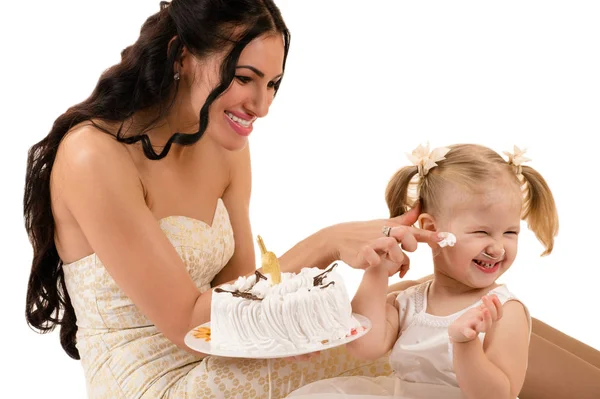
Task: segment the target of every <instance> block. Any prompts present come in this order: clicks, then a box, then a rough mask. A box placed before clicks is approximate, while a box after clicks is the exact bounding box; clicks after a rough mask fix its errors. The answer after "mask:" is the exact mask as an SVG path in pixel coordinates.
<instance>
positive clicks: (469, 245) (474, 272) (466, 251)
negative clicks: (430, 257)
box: [434, 181, 522, 288]
mask: <svg viewBox="0 0 600 399" xmlns="http://www.w3.org/2000/svg"><path fill="white" fill-rule="evenodd" d="M494 186H495V187H492V188H490V189H488V190H486V192H485V193H482V194H470V193H467V192H465V191H461V190H453V191H452V192H448V193H444V203H446V204H448V207H447V208H446V209H444V210H441V212H439V216H438V217H437V218H436V219H435V222H434V223H435V229H436V230H437V231H438V232H442V231H447V232H452V233H453V234H454V235H455V236H456V244H455V245H454V246H453V247H444V248H438V249H434V253H435V252H437V251H439V254H438V255H437V256H436V257H435V258H434V264H435V268H436V273H441V274H443V275H446V276H448V277H450V278H451V279H453V280H456V281H458V282H460V283H462V284H464V285H466V286H468V287H471V288H485V287H488V286H490V285H492V284H494V282H495V281H496V280H497V279H498V277H500V276H501V275H502V274H503V273H504V272H506V271H507V270H508V269H509V268H510V266H511V265H512V263H513V261H514V260H515V257H516V256H517V244H518V235H519V231H520V224H521V208H522V197H521V193H520V192H519V189H518V187H516V185H514V184H512V183H508V182H507V183H506V184H502V183H500V184H498V181H495V182H494Z"/></svg>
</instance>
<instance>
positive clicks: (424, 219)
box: [417, 213, 437, 248]
mask: <svg viewBox="0 0 600 399" xmlns="http://www.w3.org/2000/svg"><path fill="white" fill-rule="evenodd" d="M417 223H418V224H419V228H421V229H422V230H428V231H437V229H436V226H435V218H434V217H433V216H431V215H430V214H428V213H422V214H420V215H419V219H417ZM429 246H430V247H432V248H433V246H432V245H431V244H429Z"/></svg>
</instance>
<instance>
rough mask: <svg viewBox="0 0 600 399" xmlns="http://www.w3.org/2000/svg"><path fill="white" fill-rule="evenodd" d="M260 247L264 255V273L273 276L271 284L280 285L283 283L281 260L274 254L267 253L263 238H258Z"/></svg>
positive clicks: (262, 257)
mask: <svg viewBox="0 0 600 399" xmlns="http://www.w3.org/2000/svg"><path fill="white" fill-rule="evenodd" d="M257 240H258V246H259V247H260V252H261V254H262V256H261V260H262V270H263V273H269V274H270V275H271V283H272V284H279V283H280V282H281V268H280V267H279V260H278V259H277V256H275V254H274V253H273V252H269V251H267V247H265V243H264V242H263V239H262V237H261V236H258V238H257Z"/></svg>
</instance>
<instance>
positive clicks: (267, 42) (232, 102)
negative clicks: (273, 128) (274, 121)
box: [178, 34, 284, 151]
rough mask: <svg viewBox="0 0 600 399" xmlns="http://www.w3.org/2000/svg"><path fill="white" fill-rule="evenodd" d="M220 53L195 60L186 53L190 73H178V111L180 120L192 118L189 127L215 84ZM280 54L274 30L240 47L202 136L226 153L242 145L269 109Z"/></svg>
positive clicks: (278, 73) (281, 49) (279, 73)
mask: <svg viewBox="0 0 600 399" xmlns="http://www.w3.org/2000/svg"><path fill="white" fill-rule="evenodd" d="M224 56H225V55H224V54H217V55H215V56H212V57H208V58H206V59H202V60H199V59H197V58H195V57H190V56H189V53H188V66H189V68H188V71H189V70H190V69H191V70H193V72H192V73H183V74H182V82H181V83H180V86H179V90H180V93H179V95H178V97H179V101H178V103H179V104H178V105H179V107H178V108H179V109H180V111H179V112H180V115H181V116H182V117H183V119H184V120H188V121H189V122H191V123H188V126H189V125H190V124H193V125H195V126H198V115H199V114H200V109H201V108H202V106H203V105H204V103H205V101H206V98H207V97H208V95H209V93H210V92H211V91H212V90H213V89H214V88H215V87H216V86H217V85H218V84H219V83H220V79H221V77H220V68H221V65H222V63H223V59H224ZM283 57H284V44H283V37H282V36H281V35H279V34H269V35H263V36H259V37H257V38H256V39H254V40H253V41H252V42H250V43H249V44H248V45H247V46H246V47H245V48H244V50H243V51H242V53H241V54H240V58H239V61H238V64H237V67H236V73H235V78H234V80H233V81H232V83H231V85H230V86H229V88H228V89H227V90H226V91H225V92H223V94H221V96H219V97H218V98H217V99H216V100H215V101H214V102H213V103H212V105H211V107H210V111H209V124H208V128H207V130H206V132H205V136H208V137H210V138H211V139H212V140H214V141H215V142H216V143H217V144H219V145H220V146H222V147H224V148H225V149H227V150H230V151H236V150H240V149H242V148H244V147H245V146H246V143H247V141H248V136H249V135H250V133H251V132H252V128H253V123H254V121H255V120H256V119H258V118H262V117H264V116H266V115H267V113H268V112H269V107H270V106H271V103H272V102H273V96H274V94H275V88H276V87H278V86H279V81H280V79H281V77H282V73H283V72H282V68H283ZM190 58H192V59H191V60H190ZM190 64H191V65H190ZM185 66H186V65H185V61H184V67H183V68H185ZM188 71H183V72H188ZM180 119H181V117H180ZM186 130H188V129H186ZM182 131H184V130H182Z"/></svg>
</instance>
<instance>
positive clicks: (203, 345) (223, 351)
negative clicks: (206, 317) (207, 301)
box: [184, 313, 371, 359]
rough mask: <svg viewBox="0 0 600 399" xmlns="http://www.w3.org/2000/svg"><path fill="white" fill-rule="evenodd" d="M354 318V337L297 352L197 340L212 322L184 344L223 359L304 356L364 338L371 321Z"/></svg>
mask: <svg viewBox="0 0 600 399" xmlns="http://www.w3.org/2000/svg"><path fill="white" fill-rule="evenodd" d="M352 317H353V318H354V320H356V321H357V322H358V323H359V324H360V325H361V326H362V328H361V327H358V328H357V329H356V333H355V334H354V335H347V336H346V337H345V338H342V339H338V340H329V342H327V343H325V344H323V343H320V342H318V343H313V344H310V345H307V346H305V347H302V348H298V349H296V350H285V351H280V352H265V350H264V349H262V350H261V349H256V350H252V351H247V352H244V351H241V350H239V349H236V350H230V349H227V348H216V347H213V345H211V342H210V340H209V341H206V340H205V339H204V338H196V337H195V335H194V333H195V331H196V330H197V329H199V328H210V322H208V323H204V324H202V325H200V326H198V327H196V328H194V329H193V330H191V331H190V332H188V333H187V334H186V336H185V339H184V342H185V344H186V345H187V346H189V347H190V348H191V349H193V350H195V351H198V352H201V353H206V354H209V355H213V356H222V357H242V358H248V359H274V358H281V357H288V356H298V355H304V354H306V353H311V352H316V351H322V350H326V349H330V348H334V347H336V346H340V345H344V344H347V343H348V342H351V341H354V340H355V339H357V338H360V337H362V336H363V335H365V334H366V333H368V332H369V330H370V329H371V320H369V319H368V318H366V317H365V316H362V315H359V314H357V313H353V314H352Z"/></svg>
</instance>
